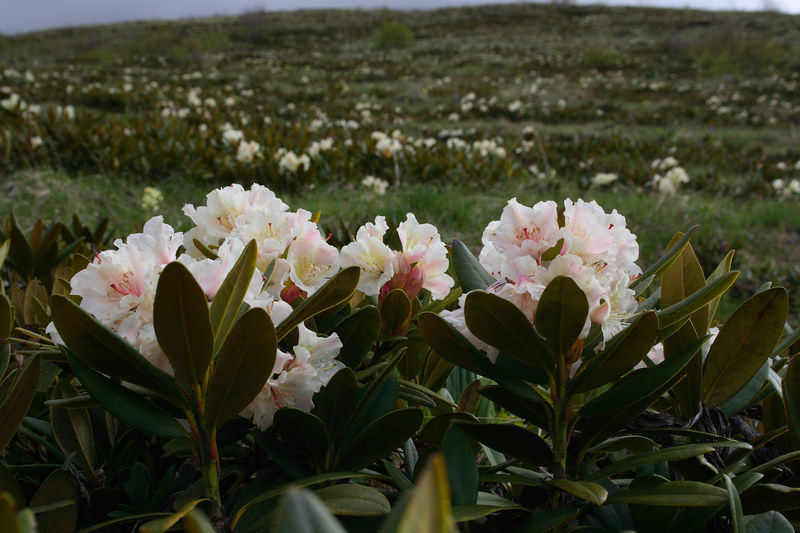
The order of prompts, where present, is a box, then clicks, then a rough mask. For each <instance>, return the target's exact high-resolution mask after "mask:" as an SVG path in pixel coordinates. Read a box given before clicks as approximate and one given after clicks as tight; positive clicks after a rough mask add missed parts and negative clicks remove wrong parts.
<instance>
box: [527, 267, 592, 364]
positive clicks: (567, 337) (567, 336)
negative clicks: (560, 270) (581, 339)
mask: <svg viewBox="0 0 800 533" xmlns="http://www.w3.org/2000/svg"><path fill="white" fill-rule="evenodd" d="M588 315H589V302H588V300H587V299H586V293H585V292H583V290H581V288H580V287H578V285H577V284H576V283H575V280H573V279H572V278H569V277H566V276H558V277H557V278H555V279H554V280H553V281H551V282H550V283H549V284H548V285H547V287H546V288H545V289H544V292H543V293H542V296H541V298H540V299H539V306H538V307H537V308H536V323H535V326H536V331H538V332H539V334H540V335H541V336H543V337H544V338H545V339H546V340H547V344H548V346H550V349H551V350H552V351H553V352H554V353H558V354H561V355H564V354H566V353H567V351H569V349H570V348H571V347H572V345H573V344H575V341H576V340H578V336H579V335H580V334H581V331H583V327H584V326H585V325H586V317H587V316H588Z"/></svg>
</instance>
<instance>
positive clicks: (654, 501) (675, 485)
mask: <svg viewBox="0 0 800 533" xmlns="http://www.w3.org/2000/svg"><path fill="white" fill-rule="evenodd" d="M606 501H607V502H608V503H627V504H640V505H657V506H667V507H709V506H714V505H724V504H727V503H728V491H726V490H725V489H721V488H719V487H715V486H714V485H709V484H707V483H700V482H697V481H667V482H664V483H661V484H659V485H654V486H648V487H641V488H634V489H629V490H623V491H620V492H618V493H616V494H612V495H611V496H609V497H608V499H607V500H606Z"/></svg>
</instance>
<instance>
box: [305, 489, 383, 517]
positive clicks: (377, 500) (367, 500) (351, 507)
mask: <svg viewBox="0 0 800 533" xmlns="http://www.w3.org/2000/svg"><path fill="white" fill-rule="evenodd" d="M314 496H316V497H317V498H319V499H320V500H321V501H322V503H324V504H325V506H326V507H327V508H328V510H329V511H330V512H331V513H333V514H335V515H337V516H383V515H386V514H389V512H390V511H391V506H390V505H389V500H387V499H386V496H384V495H383V494H381V493H380V492H378V491H377V490H375V489H373V488H371V487H366V486H364V485H356V484H354V483H343V484H340V485H332V486H330V487H324V488H322V489H319V490H316V491H314Z"/></svg>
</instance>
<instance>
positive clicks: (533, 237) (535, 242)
mask: <svg viewBox="0 0 800 533" xmlns="http://www.w3.org/2000/svg"><path fill="white" fill-rule="evenodd" d="M560 238H561V235H560V231H559V227H558V206H557V205H556V203H555V202H552V201H548V202H539V203H538V204H536V205H534V206H533V207H527V206H524V205H522V204H520V203H519V202H517V199H516V198H512V199H511V200H509V201H508V205H506V207H505V208H504V209H503V213H502V215H500V220H495V221H493V222H490V223H489V224H488V225H487V226H486V229H485V230H484V232H483V237H482V239H481V240H482V242H483V245H484V251H482V252H481V257H480V261H481V263H483V264H484V266H485V267H486V268H487V270H489V272H499V271H500V270H502V266H503V262H504V261H505V260H508V259H511V258H513V257H519V256H529V257H533V258H534V259H537V260H538V259H539V257H540V256H541V255H542V253H544V252H545V251H547V250H549V249H550V248H552V247H553V246H555V245H556V243H557V242H558V240H559V239H560Z"/></svg>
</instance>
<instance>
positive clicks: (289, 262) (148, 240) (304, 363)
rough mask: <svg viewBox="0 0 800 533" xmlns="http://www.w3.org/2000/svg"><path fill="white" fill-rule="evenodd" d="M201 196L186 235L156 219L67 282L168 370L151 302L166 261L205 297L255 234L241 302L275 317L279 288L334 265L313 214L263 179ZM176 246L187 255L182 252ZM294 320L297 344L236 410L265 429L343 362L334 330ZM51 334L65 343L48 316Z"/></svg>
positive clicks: (312, 286)
mask: <svg viewBox="0 0 800 533" xmlns="http://www.w3.org/2000/svg"><path fill="white" fill-rule="evenodd" d="M206 199H207V202H206V205H204V206H199V207H194V206H192V205H186V206H184V213H186V215H187V216H189V218H191V219H192V221H193V222H194V223H195V224H196V226H195V227H194V228H192V229H191V230H190V231H189V232H187V233H186V234H182V233H178V232H175V231H174V230H173V228H172V227H170V226H169V225H167V224H165V223H164V220H163V218H162V217H160V216H157V217H154V218H152V219H150V220H149V221H148V222H147V223H146V224H145V225H144V229H143V232H142V233H135V234H133V235H129V236H128V237H127V239H126V240H125V241H124V242H123V241H122V240H117V241H115V243H114V245H115V247H116V249H114V250H107V251H104V252H101V253H99V254H98V255H97V256H96V257H95V260H94V261H93V262H92V263H91V264H90V265H88V267H87V268H86V269H84V270H82V271H81V272H78V273H77V274H76V275H75V276H74V277H73V278H72V281H71V284H72V294H73V295H76V296H80V297H81V307H83V308H84V309H86V311H88V312H90V313H91V314H93V315H94V316H95V317H96V318H97V319H98V320H99V321H100V322H101V323H103V324H104V325H106V326H107V327H109V328H110V329H111V330H112V331H114V332H116V333H117V334H118V335H120V336H121V337H123V338H124V339H125V340H126V341H128V342H129V343H130V344H131V345H132V346H134V347H135V348H136V349H137V350H138V351H139V352H140V353H141V354H142V355H143V356H144V357H145V358H146V359H147V360H148V361H150V362H151V363H152V364H153V365H155V366H156V367H158V368H160V369H161V370H164V371H166V372H171V371H172V369H171V365H170V363H169V361H168V360H167V357H166V355H165V354H164V352H163V351H162V350H161V348H160V346H159V344H158V340H157V339H156V335H155V328H154V325H153V304H154V302H155V294H156V288H157V286H158V279H159V276H160V274H161V272H162V271H163V269H164V267H165V266H166V265H167V264H168V263H170V262H172V261H179V262H181V263H183V264H184V265H185V266H186V267H187V268H188V269H189V271H190V272H191V273H192V275H193V276H194V277H195V279H196V280H197V282H198V283H199V284H200V286H201V287H202V289H203V291H204V292H205V294H206V298H207V299H208V301H209V302H211V301H212V300H213V299H214V297H215V295H216V293H217V291H218V290H219V288H220V285H221V284H222V282H223V280H224V279H225V276H226V275H227V274H228V272H230V270H231V268H233V265H234V264H235V263H236V260H237V259H238V258H239V256H240V255H241V253H242V251H243V250H244V247H245V244H246V243H247V242H249V241H250V240H251V239H255V240H256V243H257V244H258V261H257V268H256V271H255V272H254V275H253V278H252V279H251V281H250V284H249V288H248V290H247V294H246V296H245V302H246V303H247V304H248V305H250V306H251V307H262V308H264V309H266V310H267V311H268V312H269V314H270V316H271V317H272V321H273V322H274V323H276V324H278V323H280V322H281V321H282V320H283V319H285V318H286V317H287V316H288V315H289V314H290V313H291V311H292V308H291V306H290V305H289V304H288V303H287V302H285V301H283V299H281V296H282V292H283V291H284V290H286V289H287V288H291V287H297V288H298V289H300V290H302V291H306V292H309V293H310V292H313V291H315V290H316V289H317V288H319V287H320V286H321V285H322V284H323V283H324V282H325V281H326V280H327V279H329V278H330V277H331V276H332V275H333V274H334V273H335V272H336V271H337V270H338V269H339V252H338V250H337V249H336V248H334V247H333V246H330V245H329V244H327V243H326V242H325V239H323V238H322V236H321V235H320V233H319V229H318V228H317V225H316V224H315V223H313V222H311V213H310V212H308V211H305V210H302V209H300V210H298V211H296V212H293V211H289V207H288V206H287V205H286V204H284V203H283V202H282V201H281V200H280V199H279V198H277V197H276V196H275V194H274V193H273V192H272V191H270V190H269V189H267V188H266V187H263V186H260V185H253V186H252V187H251V188H250V190H245V189H244V188H242V187H241V186H240V185H232V186H230V187H225V188H223V189H219V190H215V191H212V192H211V193H209V194H208V196H207V197H206ZM198 245H199V246H201V247H202V248H203V251H205V255H204V253H203V251H201V249H200V248H198ZM181 246H183V247H184V248H185V249H186V251H187V253H184V254H182V255H180V256H178V255H177V253H178V250H179V248H181ZM209 252H213V253H209ZM208 255H211V256H212V257H213V258H212V257H208ZM272 262H274V268H273V271H272V275H271V276H270V279H269V280H268V282H267V283H266V284H265V283H264V282H265V280H264V277H263V275H262V273H263V272H264V271H265V270H266V268H267V267H268V266H269V265H270V263H272ZM293 294H299V291H296V292H295V293H293ZM299 328H300V336H299V342H298V344H297V345H296V346H295V347H294V348H293V350H292V353H286V352H283V351H280V350H279V351H278V354H277V358H276V361H275V366H274V368H273V371H272V377H271V378H270V379H269V380H268V381H267V383H266V384H265V385H264V388H263V390H262V391H261V392H260V393H259V395H258V397H257V398H256V399H255V400H254V401H253V403H252V404H251V405H250V406H249V407H247V408H246V409H245V411H244V412H243V413H242V414H243V415H246V416H252V417H253V420H254V422H255V423H256V425H258V426H259V427H260V428H262V429H263V428H266V427H267V426H269V425H270V424H271V423H272V416H273V414H274V412H275V411H276V410H277V409H279V408H281V407H284V406H292V407H296V408H299V409H305V410H310V409H311V408H312V407H313V403H312V396H313V395H314V393H315V392H317V391H319V390H320V388H321V387H322V386H324V385H325V384H326V383H327V382H328V380H330V378H331V376H333V374H335V373H336V371H338V370H339V369H340V368H342V367H343V366H344V365H343V364H342V363H341V362H339V361H337V360H336V359H335V358H336V356H337V355H338V353H339V349H340V348H341V346H342V343H341V341H340V340H339V338H338V336H337V335H336V334H333V335H331V336H329V337H320V336H317V335H316V334H315V333H314V332H312V331H310V330H308V329H306V328H305V326H303V325H301V326H299ZM48 333H50V334H51V335H52V336H53V338H54V340H56V342H59V343H60V342H61V339H60V337H59V336H58V332H57V331H56V330H55V327H54V326H53V325H52V324H51V325H50V326H49V327H48Z"/></svg>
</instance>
